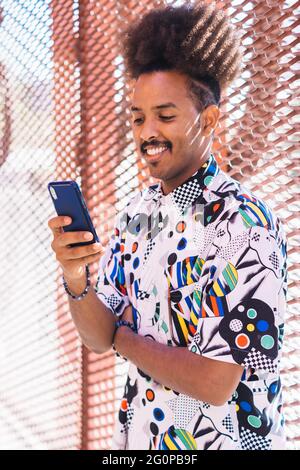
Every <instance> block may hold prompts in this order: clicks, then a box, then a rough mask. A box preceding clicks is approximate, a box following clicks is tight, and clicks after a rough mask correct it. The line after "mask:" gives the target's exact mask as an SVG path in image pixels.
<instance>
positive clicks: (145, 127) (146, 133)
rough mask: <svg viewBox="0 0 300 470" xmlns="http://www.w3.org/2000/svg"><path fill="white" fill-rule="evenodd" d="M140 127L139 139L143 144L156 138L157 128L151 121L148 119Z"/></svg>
mask: <svg viewBox="0 0 300 470" xmlns="http://www.w3.org/2000/svg"><path fill="white" fill-rule="evenodd" d="M140 127H141V133H140V138H141V139H142V140H143V141H144V142H149V141H150V140H152V139H155V138H156V137H157V136H158V130H157V126H156V124H155V122H154V121H153V120H152V119H148V120H147V121H146V120H145V121H144V123H143V124H142V125H141V126H140Z"/></svg>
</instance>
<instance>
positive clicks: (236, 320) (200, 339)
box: [189, 219, 287, 373]
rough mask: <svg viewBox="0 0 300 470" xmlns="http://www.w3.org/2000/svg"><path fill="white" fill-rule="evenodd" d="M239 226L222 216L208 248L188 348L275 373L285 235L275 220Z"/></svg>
mask: <svg viewBox="0 0 300 470" xmlns="http://www.w3.org/2000/svg"><path fill="white" fill-rule="evenodd" d="M226 224H227V225H226ZM240 228H241V227H240V226H239V230H238V231H236V232H235V231H234V226H233V227H231V229H230V230H229V229H228V221H227V222H226V221H224V226H223V227H219V230H218V234H219V237H216V239H215V241H214V243H213V245H212V248H211V252H210V253H209V257H208V259H210V260H211V261H210V262H206V263H205V262H204V266H203V268H204V272H203V273H202V274H203V276H204V278H203V279H204V282H203V283H202V286H201V287H200V289H199V291H198V292H197V293H196V295H195V296H194V302H193V310H194V316H193V317H194V319H196V320H194V323H195V325H194V331H195V334H194V335H193V337H192V339H191V342H190V345H189V349H190V350H191V351H192V352H194V353H196V354H200V355H202V356H205V357H208V358H211V359H216V360H219V361H225V362H230V363H235V364H240V365H242V366H244V367H245V368H254V369H261V370H265V371H268V372H272V373H275V372H277V367H278V363H279V362H280V356H281V347H282V340H283V330H284V314H285V304H286V286H287V270H286V251H287V250H286V238H285V234H284V231H283V228H282V225H281V223H280V222H279V220H278V219H277V224H276V227H275V228H274V227H273V229H272V230H271V229H270V228H267V227H264V226H252V227H250V228H247V229H244V230H242V231H241V230H240ZM222 238H223V240H222ZM200 285H201V283H200ZM197 299H198V301H197V302H196V300H197ZM199 299H200V300H201V301H199Z"/></svg>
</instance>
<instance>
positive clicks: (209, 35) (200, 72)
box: [121, 2, 242, 111]
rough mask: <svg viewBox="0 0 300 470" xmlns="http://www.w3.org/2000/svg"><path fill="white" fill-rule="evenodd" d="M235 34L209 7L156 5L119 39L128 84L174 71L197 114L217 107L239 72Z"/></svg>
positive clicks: (225, 18) (219, 13) (226, 20)
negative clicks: (183, 76)
mask: <svg viewBox="0 0 300 470" xmlns="http://www.w3.org/2000/svg"><path fill="white" fill-rule="evenodd" d="M239 46H240V34H239V31H236V30H235V29H234V28H233V26H232V25H231V23H230V21H229V18H228V16H227V15H226V14H225V13H224V12H223V11H221V10H219V9H218V8H217V7H216V5H215V3H210V4H204V3H203V2H200V3H199V2H196V3H195V4H191V2H185V4H184V5H182V6H179V7H173V6H170V5H168V6H162V7H158V8H155V9H153V10H151V11H150V12H148V13H146V14H145V15H144V16H143V17H142V18H140V19H138V21H137V22H133V23H131V24H130V25H129V27H127V29H126V30H125V32H124V31H123V36H122V38H121V53H122V55H123V58H124V64H125V73H126V75H127V76H128V77H129V78H130V79H137V78H138V77H139V76H140V75H141V74H143V73H147V72H153V71H165V70H176V71H178V72H182V73H184V74H186V75H187V77H188V85H189V86H188V88H189V90H190V92H191V96H194V97H196V100H197V107H198V109H199V110H200V111H202V110H203V109H205V108H206V107H207V106H208V105H210V104H216V105H218V106H219V104H220V100H221V93H222V92H223V90H224V89H226V88H227V87H228V86H229V85H230V83H232V82H233V80H234V79H235V78H236V77H237V76H238V75H239V73H240V72H241V62H242V54H241V51H240V47H239Z"/></svg>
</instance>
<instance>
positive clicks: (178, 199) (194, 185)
mask: <svg viewBox="0 0 300 470" xmlns="http://www.w3.org/2000/svg"><path fill="white" fill-rule="evenodd" d="M219 171H220V169H219V167H218V164H217V162H216V159H215V158H214V156H213V154H210V156H209V158H208V159H207V160H206V161H205V162H204V163H203V165H202V166H201V167H200V168H199V169H198V170H197V171H196V172H195V173H194V174H193V175H192V176H190V177H189V178H187V179H186V180H185V181H184V182H183V183H182V184H181V185H180V186H177V188H175V189H174V190H173V191H171V192H170V193H169V194H167V195H164V194H163V192H162V188H161V182H159V183H157V184H155V185H152V186H150V187H149V190H150V191H153V192H154V197H153V200H155V201H157V202H158V203H161V202H162V201H163V200H164V199H166V198H170V199H171V200H172V201H173V202H174V204H175V205H176V206H177V207H178V208H179V210H180V212H181V213H183V212H184V211H185V209H186V208H187V207H188V206H190V205H191V204H192V203H193V202H194V201H195V200H196V199H199V198H200V197H201V196H202V193H203V190H204V189H206V188H207V186H208V185H210V184H211V182H212V180H213V178H214V177H215V176H216V175H217V174H218V173H219Z"/></svg>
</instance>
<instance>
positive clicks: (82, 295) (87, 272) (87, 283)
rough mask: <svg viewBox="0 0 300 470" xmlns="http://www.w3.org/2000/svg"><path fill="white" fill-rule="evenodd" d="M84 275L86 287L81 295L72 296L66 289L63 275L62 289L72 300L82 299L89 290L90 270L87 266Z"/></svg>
mask: <svg viewBox="0 0 300 470" xmlns="http://www.w3.org/2000/svg"><path fill="white" fill-rule="evenodd" d="M85 273H86V287H85V289H84V291H83V292H81V294H79V295H75V294H72V292H71V291H70V289H69V287H68V284H67V283H66V281H65V278H64V275H63V285H64V288H65V291H66V292H67V294H68V295H69V296H70V297H72V299H73V300H81V299H83V298H84V297H85V296H86V295H87V293H88V291H89V288H90V285H91V276H90V270H89V267H88V265H87V264H86V265H85Z"/></svg>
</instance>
